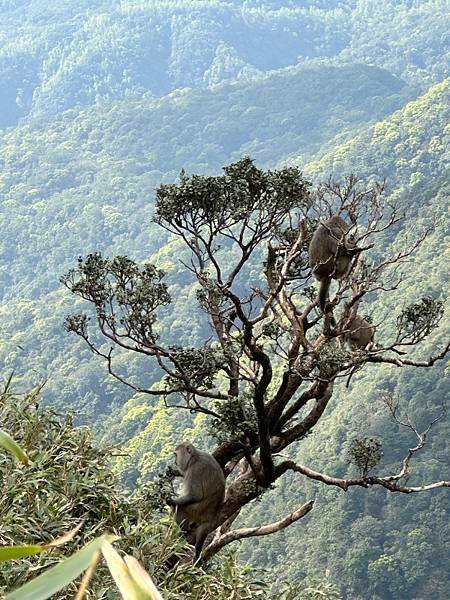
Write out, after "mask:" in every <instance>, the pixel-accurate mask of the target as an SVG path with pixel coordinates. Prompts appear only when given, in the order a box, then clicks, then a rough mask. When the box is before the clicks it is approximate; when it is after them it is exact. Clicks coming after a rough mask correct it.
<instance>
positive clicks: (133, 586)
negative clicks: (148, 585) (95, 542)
mask: <svg viewBox="0 0 450 600" xmlns="http://www.w3.org/2000/svg"><path fill="white" fill-rule="evenodd" d="M102 553H103V556H104V558H105V560H106V563H107V565H108V567H109V570H110V572H111V575H112V576H113V578H114V581H115V582H116V585H117V587H118V588H119V591H120V593H121V595H122V598H124V600H152V596H151V595H150V594H148V593H147V592H146V591H145V590H143V589H142V588H141V587H140V586H138V585H137V583H136V582H135V581H134V579H133V577H132V576H131V574H130V572H129V570H128V567H127V565H126V564H125V561H124V560H123V559H122V558H121V556H120V555H119V553H118V552H117V551H116V550H115V549H114V548H113V547H112V546H111V544H109V543H108V542H103V544H102Z"/></svg>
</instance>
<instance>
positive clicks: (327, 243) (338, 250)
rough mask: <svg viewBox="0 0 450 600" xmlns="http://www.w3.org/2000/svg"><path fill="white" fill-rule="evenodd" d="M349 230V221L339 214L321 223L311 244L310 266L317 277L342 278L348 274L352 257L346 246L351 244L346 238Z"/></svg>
mask: <svg viewBox="0 0 450 600" xmlns="http://www.w3.org/2000/svg"><path fill="white" fill-rule="evenodd" d="M348 231H349V226H348V225H347V223H346V222H345V221H344V219H343V218H342V217H339V216H337V215H335V216H333V217H330V218H329V219H327V220H326V221H324V222H323V223H320V224H319V226H318V227H317V229H316V231H315V232H314V234H313V236H312V238H311V242H310V244H309V266H310V268H311V271H312V274H313V275H314V276H315V277H316V279H319V280H321V279H325V278H328V277H332V278H333V279H341V278H342V277H344V276H345V275H346V274H347V270H348V267H349V264H350V258H349V256H348V255H346V253H345V247H350V245H351V244H349V243H348V241H347V240H345V236H346V234H347V233H348ZM344 241H345V247H344Z"/></svg>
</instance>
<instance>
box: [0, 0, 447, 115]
mask: <svg viewBox="0 0 450 600" xmlns="http://www.w3.org/2000/svg"><path fill="white" fill-rule="evenodd" d="M446 8H448V6H447V3H446V2H445V0H425V1H423V0H421V1H420V2H419V1H416V0H402V1H397V0H383V1H379V2H372V1H371V0H340V1H329V0H327V1H323V0H305V1H302V2H296V1H292V0H284V1H283V0H280V1H274V0H271V1H269V2H261V0H246V1H245V2H238V1H232V0H228V1H226V2H223V1H221V0H207V1H205V0H195V1H190V2H185V1H182V0H164V1H156V0H126V1H124V0H120V1H119V0H116V1H113V2H104V1H103V0H90V1H86V0H74V1H71V2H69V1H61V2H47V1H46V0H4V1H3V2H0V9H1V11H2V19H1V22H0V77H1V80H2V82H3V84H2V88H1V90H0V106H1V107H2V111H1V113H0V127H8V126H11V125H15V124H16V123H17V122H18V120H19V119H20V118H23V117H25V116H27V115H30V114H33V115H41V116H53V115H55V114H57V113H59V112H61V111H64V110H67V109H69V108H73V107H75V106H79V105H81V106H87V105H90V104H93V103H103V102H105V101H111V100H122V99H125V98H130V97H141V96H142V95H143V94H147V95H150V96H153V95H156V96H162V95H165V94H167V93H168V92H170V91H172V90H174V89H176V88H184V87H192V88H195V89H199V88H205V87H209V86H215V85H217V84H220V83H222V82H226V81H233V80H244V81H245V80H247V81H248V80H252V79H254V78H258V77H259V76H260V75H261V74H263V73H266V72H269V71H271V70H274V69H280V68H284V67H288V66H289V65H296V64H298V63H302V62H304V61H310V60H316V59H318V60H322V59H326V60H329V59H335V60H336V61H337V62H338V63H348V62H349V61H350V62H366V63H370V64H376V65H377V66H380V67H384V68H387V69H389V70H390V71H391V72H392V73H393V74H395V75H397V76H399V77H402V78H403V79H405V80H407V81H408V82H410V83H415V84H417V85H419V86H421V88H422V89H424V88H425V87H427V86H429V85H430V84H431V83H433V82H437V81H440V80H441V79H442V78H443V77H445V74H446V72H447V70H448V57H446V54H445V44H446V40H447V41H448V37H447V36H448V24H449V23H448V20H446V19H445V17H444V15H445V10H446ZM436 12H440V13H441V15H442V16H441V17H440V18H435V15H436Z"/></svg>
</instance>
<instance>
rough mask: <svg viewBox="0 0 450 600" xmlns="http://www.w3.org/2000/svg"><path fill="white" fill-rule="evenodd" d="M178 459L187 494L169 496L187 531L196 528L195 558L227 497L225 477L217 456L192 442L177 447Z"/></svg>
mask: <svg viewBox="0 0 450 600" xmlns="http://www.w3.org/2000/svg"><path fill="white" fill-rule="evenodd" d="M175 456H176V458H175V462H176V465H177V467H178V469H179V471H180V473H181V475H182V477H183V487H184V494H183V495H182V496H178V497H177V498H174V499H171V500H169V502H168V503H169V504H170V505H171V506H173V507H174V508H175V511H176V521H177V523H178V524H179V525H180V526H181V529H182V531H183V532H184V533H188V532H190V531H191V530H192V529H194V534H195V560H198V558H199V557H200V554H201V551H202V548H203V544H204V542H205V539H206V537H207V535H208V534H209V533H211V531H214V529H215V528H216V523H217V518H218V516H219V512H220V509H221V508H222V505H223V501H224V497H225V477H224V474H223V471H222V468H221V467H220V465H219V463H218V462H217V461H216V459H215V458H214V457H213V456H212V455H211V454H208V453H207V452H202V451H201V450H198V449H197V448H196V447H195V446H194V445H193V444H191V443H190V442H182V443H181V444H178V446H177V447H176V448H175Z"/></svg>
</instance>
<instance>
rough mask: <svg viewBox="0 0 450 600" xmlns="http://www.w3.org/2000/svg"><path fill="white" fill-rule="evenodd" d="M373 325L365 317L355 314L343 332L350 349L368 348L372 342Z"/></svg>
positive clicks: (373, 334)
mask: <svg viewBox="0 0 450 600" xmlns="http://www.w3.org/2000/svg"><path fill="white" fill-rule="evenodd" d="M374 336H375V327H374V325H372V323H370V322H369V321H368V320H367V319H364V318H363V317H360V316H359V315H356V316H355V317H354V318H353V319H352V320H351V321H350V323H349V324H348V326H347V327H346V329H345V332H344V339H345V341H346V342H347V344H348V345H349V346H350V348H351V349H352V350H366V349H370V348H371V347H372V346H373V344H374Z"/></svg>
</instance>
